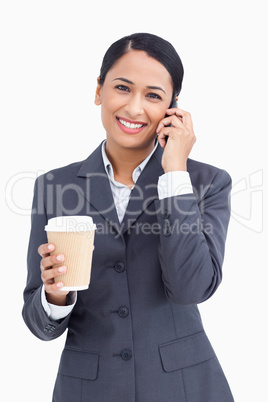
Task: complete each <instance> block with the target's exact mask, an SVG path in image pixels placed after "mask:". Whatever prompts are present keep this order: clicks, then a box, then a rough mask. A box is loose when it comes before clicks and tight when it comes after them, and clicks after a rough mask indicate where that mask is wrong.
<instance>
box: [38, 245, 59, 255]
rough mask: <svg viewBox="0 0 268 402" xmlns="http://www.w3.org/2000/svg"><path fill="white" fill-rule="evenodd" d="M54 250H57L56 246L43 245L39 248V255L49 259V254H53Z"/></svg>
mask: <svg viewBox="0 0 268 402" xmlns="http://www.w3.org/2000/svg"><path fill="white" fill-rule="evenodd" d="M53 250H55V246H54V244H52V243H45V244H41V245H40V246H39V247H38V250H37V251H38V254H40V255H41V257H47V256H48V255H49V253H51V252H52V251H53Z"/></svg>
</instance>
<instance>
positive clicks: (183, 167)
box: [164, 163, 187, 173]
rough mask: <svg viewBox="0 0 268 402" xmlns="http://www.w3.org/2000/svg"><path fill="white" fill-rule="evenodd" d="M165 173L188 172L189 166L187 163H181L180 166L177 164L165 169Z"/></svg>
mask: <svg viewBox="0 0 268 402" xmlns="http://www.w3.org/2000/svg"><path fill="white" fill-rule="evenodd" d="M164 171H165V173H168V172H175V171H176V172H178V171H180V172H187V166H186V163H180V164H176V165H171V166H167V167H165V168H164Z"/></svg>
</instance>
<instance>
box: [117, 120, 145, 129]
mask: <svg viewBox="0 0 268 402" xmlns="http://www.w3.org/2000/svg"><path fill="white" fill-rule="evenodd" d="M118 120H119V121H120V123H121V124H123V126H125V127H127V128H141V127H143V124H133V123H128V122H127V121H125V120H122V119H118Z"/></svg>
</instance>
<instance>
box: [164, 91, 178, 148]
mask: <svg viewBox="0 0 268 402" xmlns="http://www.w3.org/2000/svg"><path fill="white" fill-rule="evenodd" d="M173 107H178V103H177V101H176V99H173V100H172V102H171V104H170V106H169V109H171V108H173ZM165 117H168V114H166V115H165ZM170 126H171V124H169V125H168V127H170ZM165 140H166V142H167V140H168V135H166V137H165Z"/></svg>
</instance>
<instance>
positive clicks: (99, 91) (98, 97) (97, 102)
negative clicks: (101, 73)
mask: <svg viewBox="0 0 268 402" xmlns="http://www.w3.org/2000/svg"><path fill="white" fill-rule="evenodd" d="M101 100H102V85H100V77H98V78H97V88H96V92H95V105H97V106H99V105H101Z"/></svg>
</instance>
